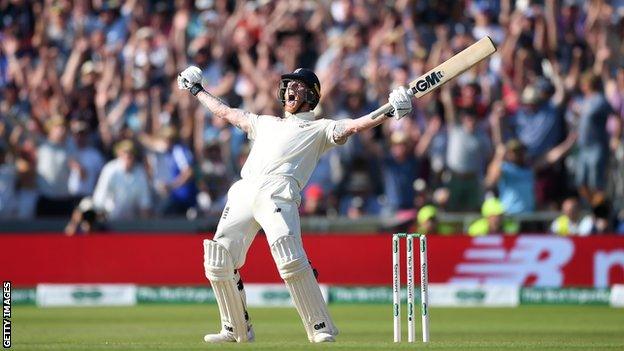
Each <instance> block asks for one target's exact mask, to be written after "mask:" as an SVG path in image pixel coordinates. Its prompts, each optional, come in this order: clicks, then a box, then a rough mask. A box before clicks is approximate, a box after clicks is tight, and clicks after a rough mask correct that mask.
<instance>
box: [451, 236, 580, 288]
mask: <svg viewBox="0 0 624 351" xmlns="http://www.w3.org/2000/svg"><path fill="white" fill-rule="evenodd" d="M573 253H574V244H573V243H572V241H571V240H569V239H567V238H552V237H549V238H543V237H520V238H518V239H517V240H515V242H514V245H513V246H512V247H511V248H507V247H505V241H504V238H503V237H501V236H487V237H482V238H475V239H473V240H472V247H470V248H469V249H467V250H466V251H465V252H464V260H463V262H461V263H459V264H458V265H457V266H456V267H455V274H454V276H453V277H452V278H451V280H450V282H452V283H480V284H513V285H534V286H561V285H562V284H563V267H564V266H565V265H566V264H567V263H568V262H569V261H570V259H571V258H572V255H573Z"/></svg>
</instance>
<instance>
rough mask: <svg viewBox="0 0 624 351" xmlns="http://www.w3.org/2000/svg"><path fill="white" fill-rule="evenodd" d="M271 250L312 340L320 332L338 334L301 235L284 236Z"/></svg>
mask: <svg viewBox="0 0 624 351" xmlns="http://www.w3.org/2000/svg"><path fill="white" fill-rule="evenodd" d="M271 253H272V254H273V259H274V260H275V263H276V265H277V268H278V269H279V273H280V276H281V277H282V279H284V281H285V282H286V286H287V287H288V290H289V291H290V295H291V296H292V299H293V302H294V303H295V307H296V308H297V312H299V315H300V316H301V320H302V321H303V325H304V327H305V330H306V333H307V334H308V339H309V340H310V341H314V340H315V335H316V334H318V333H327V334H331V335H337V334H338V329H337V328H336V327H335V325H334V323H333V321H332V319H331V316H330V315H329V311H328V310H327V305H326V304H325V301H324V299H323V295H322V294H321V290H320V288H319V285H318V282H317V281H316V278H315V277H314V273H313V271H312V267H311V266H310V263H309V261H308V258H307V257H306V254H305V252H304V251H303V244H302V243H301V238H299V237H296V236H282V237H280V238H279V239H277V240H276V241H275V242H274V243H273V244H272V245H271Z"/></svg>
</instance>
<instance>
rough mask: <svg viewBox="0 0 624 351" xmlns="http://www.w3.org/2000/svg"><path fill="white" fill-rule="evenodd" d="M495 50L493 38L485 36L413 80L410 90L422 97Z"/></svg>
mask: <svg viewBox="0 0 624 351" xmlns="http://www.w3.org/2000/svg"><path fill="white" fill-rule="evenodd" d="M495 51H496V47H495V46H494V42H492V39H490V37H485V38H483V39H481V40H479V41H477V42H476V43H474V44H472V45H470V46H469V47H467V48H466V49H464V50H462V51H461V52H459V53H458V54H456V55H454V56H453V57H451V58H450V59H448V60H446V61H444V62H443V63H441V64H440V65H439V66H437V67H435V68H434V69H432V70H431V71H429V72H427V73H425V74H424V75H422V76H421V77H418V78H417V79H416V80H414V81H412V82H411V83H410V85H409V87H410V90H411V91H412V93H413V94H414V96H416V97H421V96H423V95H425V94H427V93H429V92H431V91H433V90H435V89H437V88H439V87H440V86H441V85H442V84H444V83H446V82H448V81H449V80H451V79H453V78H455V77H457V76H458V75H460V74H462V73H463V72H465V71H466V70H468V69H469V68H471V67H472V66H474V65H476V64H477V63H479V62H480V61H481V60H484V59H485V58H487V57H488V56H490V55H491V54H493V53H494V52H495Z"/></svg>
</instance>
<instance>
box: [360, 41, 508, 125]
mask: <svg viewBox="0 0 624 351" xmlns="http://www.w3.org/2000/svg"><path fill="white" fill-rule="evenodd" d="M495 51H496V46H494V42H493V41H492V39H490V37H485V38H482V39H480V40H479V41H477V42H476V43H474V44H472V45H470V46H469V47H467V48H465V49H464V50H462V51H461V52H459V53H458V54H455V55H454V56H453V57H451V58H450V59H448V60H446V61H444V62H442V63H441V64H440V65H439V66H437V67H435V68H434V69H432V70H430V71H429V72H427V73H425V74H424V75H422V76H421V77H418V78H417V79H416V80H414V81H412V82H411V83H410V84H409V87H408V90H409V92H410V93H411V94H413V95H414V96H415V97H417V98H419V97H421V96H424V95H427V94H429V93H430V92H432V91H434V90H436V89H438V88H439V87H441V86H442V85H443V84H444V83H446V82H448V81H449V80H451V79H453V78H455V77H457V76H458V75H460V74H462V73H464V72H465V71H466V70H468V69H469V68H470V67H472V66H474V65H476V64H477V63H479V61H481V60H483V59H485V58H486V57H488V56H490V55H492V54H493V53H494V52H495ZM391 111H392V105H390V103H386V104H385V105H383V106H381V107H380V108H378V109H376V110H375V111H373V112H371V113H369V114H368V116H369V117H370V118H372V119H375V118H377V117H379V116H381V115H384V114H386V113H390V112H391Z"/></svg>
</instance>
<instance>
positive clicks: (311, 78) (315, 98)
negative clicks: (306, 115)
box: [278, 68, 321, 109]
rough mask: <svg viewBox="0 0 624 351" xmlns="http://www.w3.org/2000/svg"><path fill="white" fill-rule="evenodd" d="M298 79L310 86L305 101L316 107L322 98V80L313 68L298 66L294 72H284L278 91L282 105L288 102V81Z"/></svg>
mask: <svg viewBox="0 0 624 351" xmlns="http://www.w3.org/2000/svg"><path fill="white" fill-rule="evenodd" d="M292 80H298V81H300V82H303V84H305V86H306V87H307V88H308V90H307V91H306V95H305V102H307V103H308V104H310V107H311V108H310V109H314V108H315V107H316V105H318V103H319V100H320V99H321V82H320V81H319V79H318V77H317V76H316V74H314V72H312V70H309V69H307V68H297V69H296V70H295V71H294V72H292V73H287V74H282V77H281V80H280V86H279V91H278V98H279V100H280V101H281V102H282V106H284V105H285V104H286V97H285V94H286V87H287V86H288V82H290V81H292Z"/></svg>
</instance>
